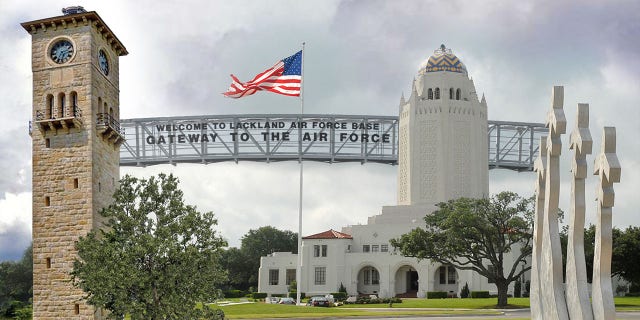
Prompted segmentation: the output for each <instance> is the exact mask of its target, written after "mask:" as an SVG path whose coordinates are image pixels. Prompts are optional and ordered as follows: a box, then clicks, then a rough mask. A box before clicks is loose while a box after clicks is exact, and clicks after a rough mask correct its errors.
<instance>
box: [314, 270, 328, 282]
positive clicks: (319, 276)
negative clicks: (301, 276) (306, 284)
mask: <svg viewBox="0 0 640 320" xmlns="http://www.w3.org/2000/svg"><path fill="white" fill-rule="evenodd" d="M313 283H314V284H315V285H325V284H326V283H327V268H326V267H316V268H315V274H314V282H313Z"/></svg>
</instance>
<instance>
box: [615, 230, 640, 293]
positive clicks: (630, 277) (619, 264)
mask: <svg viewBox="0 0 640 320" xmlns="http://www.w3.org/2000/svg"><path fill="white" fill-rule="evenodd" d="M615 230H616V229H615V228H614V233H613V256H612V262H611V268H612V270H611V271H612V274H614V275H618V276H620V277H622V278H624V279H626V280H627V281H629V282H631V283H633V284H634V285H640V268H638V265H640V250H639V249H640V228H639V227H634V226H631V227H628V228H627V229H625V230H624V231H619V232H618V233H617V236H616V232H615Z"/></svg>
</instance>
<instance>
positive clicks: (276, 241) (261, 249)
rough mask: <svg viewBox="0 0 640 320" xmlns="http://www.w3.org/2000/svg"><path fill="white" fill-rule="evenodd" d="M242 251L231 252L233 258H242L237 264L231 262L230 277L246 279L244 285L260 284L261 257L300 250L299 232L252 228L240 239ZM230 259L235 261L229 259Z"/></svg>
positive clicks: (247, 286) (229, 267) (271, 228)
mask: <svg viewBox="0 0 640 320" xmlns="http://www.w3.org/2000/svg"><path fill="white" fill-rule="evenodd" d="M240 243H241V245H240V252H239V253H238V252H230V254H229V255H230V256H232V257H233V258H236V259H237V258H242V259H243V260H240V261H237V260H235V261H237V262H238V263H236V264H235V265H240V266H239V267H237V268H233V266H234V264H229V265H228V267H227V268H228V269H227V270H229V274H230V278H232V279H236V278H240V279H245V283H244V284H243V286H244V287H242V288H241V289H244V290H246V289H247V288H249V287H257V286H258V270H259V269H260V257H264V256H266V255H268V254H271V253H274V252H293V253H297V252H298V234H297V233H295V232H292V231H289V230H284V231H283V230H279V229H276V228H274V227H272V226H265V227H260V228H258V229H255V230H254V229H251V230H249V232H247V233H246V234H245V235H244V236H243V237H242V238H241V239H240ZM229 261H234V260H233V259H229Z"/></svg>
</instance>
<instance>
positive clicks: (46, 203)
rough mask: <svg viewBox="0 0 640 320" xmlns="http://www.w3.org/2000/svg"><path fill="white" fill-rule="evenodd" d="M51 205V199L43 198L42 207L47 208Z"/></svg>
mask: <svg viewBox="0 0 640 320" xmlns="http://www.w3.org/2000/svg"><path fill="white" fill-rule="evenodd" d="M50 205H51V197H48V196H47V197H44V206H45V207H48V206H50Z"/></svg>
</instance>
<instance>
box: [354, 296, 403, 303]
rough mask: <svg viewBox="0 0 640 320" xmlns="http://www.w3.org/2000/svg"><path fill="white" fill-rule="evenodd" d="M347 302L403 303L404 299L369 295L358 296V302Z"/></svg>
mask: <svg viewBox="0 0 640 320" xmlns="http://www.w3.org/2000/svg"><path fill="white" fill-rule="evenodd" d="M345 303H346V304H350V303H355V304H381V303H384V304H389V303H402V299H400V298H382V299H379V298H376V299H371V298H370V297H367V296H362V297H358V299H357V300H356V302H345Z"/></svg>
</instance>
